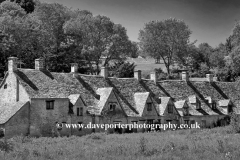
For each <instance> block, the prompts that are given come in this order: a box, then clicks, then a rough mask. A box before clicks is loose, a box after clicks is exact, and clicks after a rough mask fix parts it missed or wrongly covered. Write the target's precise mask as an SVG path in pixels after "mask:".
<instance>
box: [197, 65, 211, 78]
mask: <svg viewBox="0 0 240 160" xmlns="http://www.w3.org/2000/svg"><path fill="white" fill-rule="evenodd" d="M209 73H210V69H209V67H208V66H207V64H206V63H201V65H200V68H199V76H200V77H206V74H209Z"/></svg>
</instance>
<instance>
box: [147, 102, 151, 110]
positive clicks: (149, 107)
mask: <svg viewBox="0 0 240 160" xmlns="http://www.w3.org/2000/svg"><path fill="white" fill-rule="evenodd" d="M147 111H152V103H147Z"/></svg>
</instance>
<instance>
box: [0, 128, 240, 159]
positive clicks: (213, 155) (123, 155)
mask: <svg viewBox="0 0 240 160" xmlns="http://www.w3.org/2000/svg"><path fill="white" fill-rule="evenodd" d="M239 138H240V135H239V134H235V133H233V132H232V129H231V126H228V127H219V128H214V129H203V130H178V131H166V132H153V133H132V134H108V135H107V134H105V133H94V134H90V135H86V136H83V137H75V136H72V137H69V138H67V137H58V138H44V137H41V138H29V137H25V138H23V137H14V138H12V139H9V140H8V141H7V142H6V143H7V145H6V143H5V142H3V141H1V143H0V146H1V147H0V149H1V152H0V159H7V160H13V159H23V160H45V159H51V160H54V159H56V160H64V159H73V160H74V159H78V160H79V159H163V160H164V159H186V160H192V159H198V160H200V159H202V160H215V159H224V160H225V159H231V160H234V159H236V160H237V159H239V156H240V153H239V147H240V143H239V142H240V141H239ZM2 142H3V143H2ZM7 146H8V147H7ZM10 146H11V147H10ZM9 148H11V149H9Z"/></svg>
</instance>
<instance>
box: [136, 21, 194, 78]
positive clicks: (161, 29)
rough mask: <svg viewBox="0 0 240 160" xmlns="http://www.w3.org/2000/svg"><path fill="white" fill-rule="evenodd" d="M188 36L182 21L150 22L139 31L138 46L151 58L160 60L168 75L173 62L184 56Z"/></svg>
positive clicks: (186, 27) (186, 28) (187, 30)
mask: <svg viewBox="0 0 240 160" xmlns="http://www.w3.org/2000/svg"><path fill="white" fill-rule="evenodd" d="M190 34H191V31H190V29H189V28H188V26H187V25H186V24H185V22H184V21H181V20H177V19H174V18H170V19H166V20H163V21H151V22H148V23H146V24H145V26H144V29H142V30H140V33H139V40H140V46H141V48H142V49H143V51H144V52H146V53H147V54H149V55H150V56H151V57H153V58H156V59H159V58H162V59H163V61H164V64H165V66H166V68H167V72H168V74H169V73H170V65H172V64H173V61H174V60H181V59H182V57H185V56H186V55H185V53H186V52H185V51H186V49H187V46H188V44H189V37H190Z"/></svg>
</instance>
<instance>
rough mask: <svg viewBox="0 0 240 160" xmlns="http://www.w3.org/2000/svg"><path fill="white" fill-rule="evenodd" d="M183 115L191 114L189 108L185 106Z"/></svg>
mask: <svg viewBox="0 0 240 160" xmlns="http://www.w3.org/2000/svg"><path fill="white" fill-rule="evenodd" d="M183 115H184V116H187V115H189V113H188V108H183Z"/></svg>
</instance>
